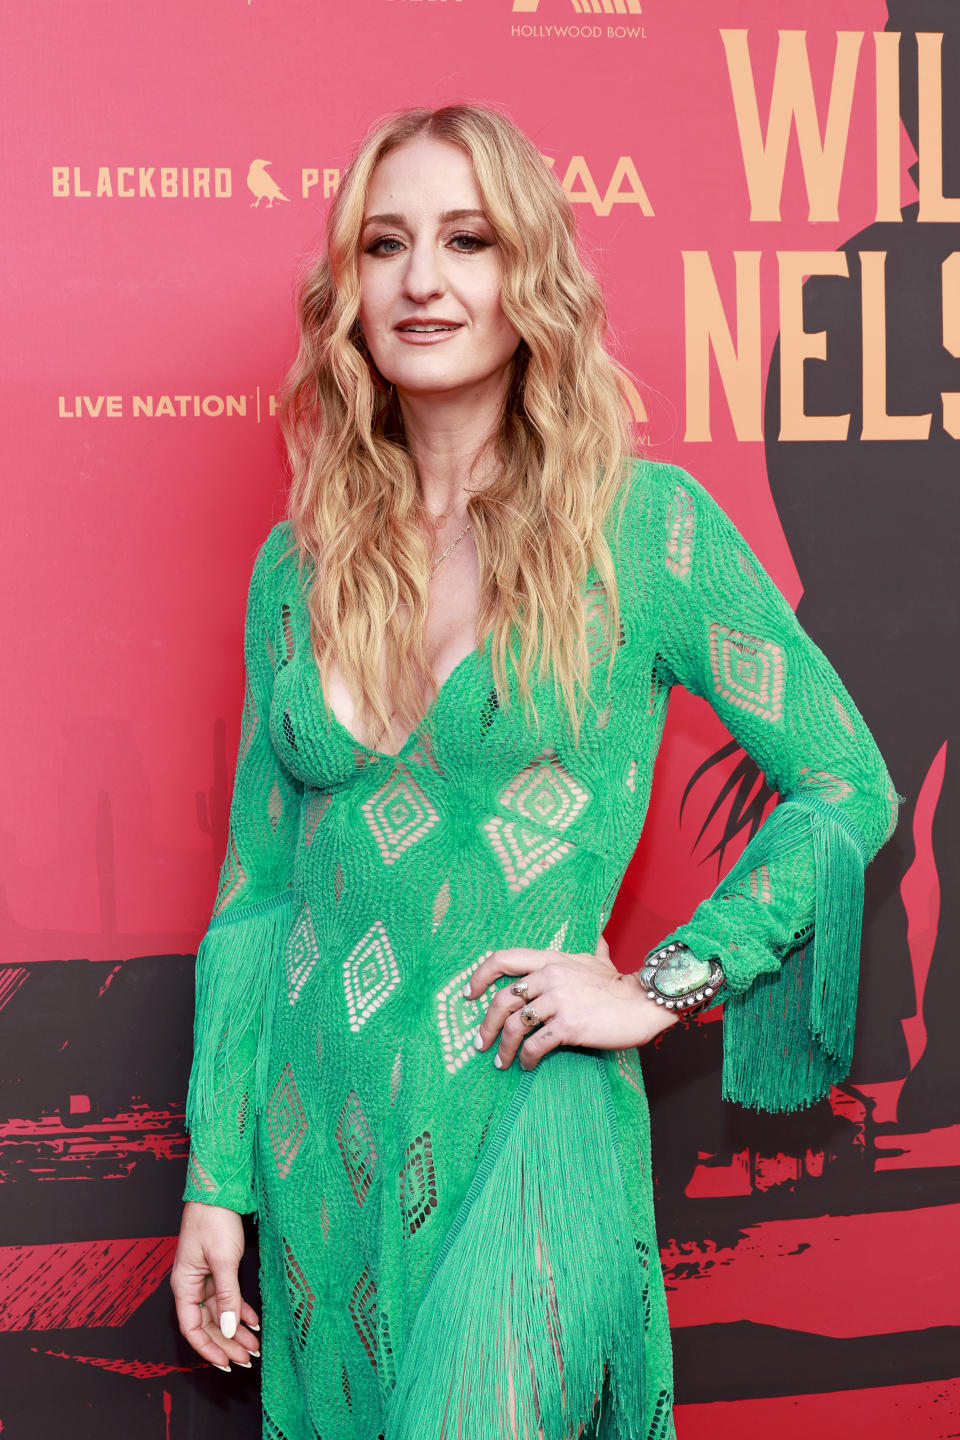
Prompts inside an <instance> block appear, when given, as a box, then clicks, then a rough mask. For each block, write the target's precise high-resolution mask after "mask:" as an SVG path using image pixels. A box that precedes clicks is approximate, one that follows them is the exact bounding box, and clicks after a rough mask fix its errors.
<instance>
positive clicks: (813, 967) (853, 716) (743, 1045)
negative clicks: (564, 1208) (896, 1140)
mask: <svg viewBox="0 0 960 1440" xmlns="http://www.w3.org/2000/svg"><path fill="white" fill-rule="evenodd" d="M659 469H660V483H661V485H662V490H661V492H660V496H659V504H660V506H661V515H662V527H658V530H659V533H660V534H661V535H662V536H663V550H662V552H661V553H660V555H659V556H658V558H657V561H656V563H657V564H658V567H659V570H660V577H659V579H658V581H657V590H658V592H659V594H660V596H661V611H660V625H661V632H660V634H661V642H660V657H661V660H662V663H663V669H664V673H663V679H664V681H665V683H667V684H668V685H669V684H673V683H676V682H679V683H681V684H682V685H683V686H684V687H685V688H686V689H687V690H690V691H691V692H692V693H694V694H696V695H699V696H702V697H703V698H704V699H706V700H707V701H709V703H710V704H711V705H712V706H713V708H714V710H715V711H716V712H717V714H718V715H719V717H720V719H721V720H722V721H723V723H724V724H725V725H726V726H727V728H728V729H729V731H730V733H731V735H733V737H734V738H735V739H736V740H737V741H738V742H739V743H740V744H741V745H742V746H743V748H744V750H746V752H747V753H748V754H749V755H750V756H751V757H752V758H753V759H754V760H755V761H756V763H757V765H758V766H759V767H760V769H761V770H762V771H763V773H764V775H765V777H766V779H767V783H768V784H769V785H770V786H771V788H772V789H774V790H775V791H777V792H778V793H779V795H780V803H779V804H778V805H777V807H776V809H775V810H773V811H772V812H771V814H770V815H769V816H768V818H767V820H766V821H765V822H764V824H763V825H761V827H760V829H759V830H758V832H757V833H756V835H755V836H754V837H753V839H752V840H751V841H750V843H749V844H748V845H747V846H746V848H745V850H744V852H743V854H742V855H741V857H740V859H739V861H738V862H737V863H736V864H735V865H734V866H733V868H732V869H731V870H730V872H729V873H728V874H727V875H726V876H725V877H724V878H723V880H722V881H721V883H720V885H719V886H718V887H717V889H716V890H715V891H714V893H713V894H712V895H710V896H709V897H708V898H707V899H706V900H704V901H703V902H702V903H701V904H700V905H699V906H698V907H697V909H696V911H695V912H694V914H693V916H692V917H691V920H690V922H689V924H687V925H683V926H681V927H680V928H679V929H677V930H675V931H674V932H673V933H672V934H671V935H669V936H666V937H665V938H664V939H663V940H662V941H661V942H660V944H661V945H665V944H668V943H670V941H673V940H679V941H683V942H684V943H686V944H687V945H689V946H690V948H691V950H693V951H694V953H696V954H697V955H699V956H701V957H702V958H708V957H709V956H712V955H715V956H717V957H718V958H719V960H720V962H721V964H722V965H723V968H724V971H725V973H726V977H727V984H726V985H725V986H724V987H723V988H722V990H721V991H720V993H719V995H718V996H717V997H715V998H714V1000H713V1001H712V1002H711V1005H715V1004H722V1005H723V1072H722V1094H723V1097H724V1098H725V1099H727V1100H732V1101H735V1102H737V1103H739V1104H741V1105H749V1106H753V1107H755V1108H757V1109H763V1110H770V1111H783V1110H795V1109H800V1108H803V1107H804V1106H807V1105H810V1104H813V1103H814V1102H815V1101H816V1100H818V1099H821V1098H822V1097H823V1096H825V1095H826V1094H827V1093H828V1092H829V1089H830V1086H831V1085H832V1084H836V1083H838V1082H839V1081H841V1080H842V1079H844V1078H845V1076H846V1075H847V1074H848V1072H849V1069H850V1063H851V1059H852V1054H853V1036H854V1023H855V1017H856V1006H857V992H858V980H859V965H860V934H861V926H862V920H863V896H864V869H865V867H866V865H867V864H868V863H869V862H870V860H872V859H873V857H874V856H875V855H876V853H877V851H878V850H879V849H880V847H881V846H882V845H883V844H885V842H886V841H887V840H888V839H889V838H890V836H891V835H892V834H893V831H894V828H895V826H896V821H897V814H898V807H899V804H900V802H901V801H902V800H903V797H902V796H900V795H898V794H897V792H896V790H895V789H894V786H893V782H892V780H891V778H890V775H889V773H888V771H887V767H886V765H885V763H884V761H883V757H882V756H881V754H880V752H879V750H878V749H877V746H876V744H875V743H874V740H873V738H872V736H871V734H870V732H869V730H868V729H867V727H866V725H865V723H864V720H863V717H862V716H861V714H860V712H859V710H858V709H857V707H856V705H855V704H854V702H853V700H852V698H851V696H850V695H849V693H848V692H847V690H846V689H845V687H844V685H843V683H842V681H841V680H840V677H839V676H838V674H837V672H836V671H835V670H834V668H833V666H832V665H831V664H830V662H829V661H828V660H827V658H826V656H825V655H824V654H823V652H822V651H821V650H820V649H819V648H818V647H817V645H815V644H814V642H813V640H811V638H810V636H809V635H807V633H806V632H805V631H804V630H803V628H802V627H801V625H800V624H799V622H798V621H797V618H796V616H795V615H794V613H793V611H792V610H791V609H790V607H789V605H788V604H787V602H786V600H785V599H784V597H783V596H782V595H781V593H780V592H779V590H778V589H777V588H776V586H775V585H774V584H773V582H772V580H771V579H770V578H769V576H768V575H767V574H766V572H765V571H764V570H763V568H762V566H761V565H760V562H759V561H758V560H757V558H756V556H755V555H754V554H753V552H752V551H751V550H750V548H749V546H748V545H747V543H746V541H745V540H744V538H743V536H742V535H741V534H740V532H739V531H738V530H737V529H736V527H735V526H734V525H733V523H732V521H731V520H730V519H729V517H728V516H727V515H726V514H725V513H724V511H723V510H722V509H721V508H720V506H719V505H718V504H717V503H716V501H714V500H713V499H712V498H711V497H710V495H709V494H708V492H707V491H706V490H705V489H704V488H703V487H702V486H701V485H700V484H699V483H698V482H697V481H696V480H695V479H694V478H693V477H692V476H691V475H689V474H688V473H687V472H686V471H685V470H682V469H680V468H679V467H678V466H661V467H659ZM655 533H656V532H655Z"/></svg>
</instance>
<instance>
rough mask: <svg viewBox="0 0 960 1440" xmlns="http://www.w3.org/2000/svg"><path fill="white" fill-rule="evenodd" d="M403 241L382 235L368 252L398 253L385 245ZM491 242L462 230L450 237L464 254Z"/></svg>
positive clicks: (452, 243)
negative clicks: (464, 245) (462, 245)
mask: <svg viewBox="0 0 960 1440" xmlns="http://www.w3.org/2000/svg"><path fill="white" fill-rule="evenodd" d="M461 240H464V241H466V242H467V246H468V247H469V248H463V247H461V246H460V244H459V243H458V242H459V241H461ZM402 243H403V242H402V241H400V240H398V239H397V237H396V236H395V235H381V236H380V237H379V239H377V240H374V241H373V242H372V243H371V244H370V245H368V246H367V252H366V253H367V254H368V255H396V253H397V252H396V250H386V249H384V248H383V247H384V246H386V245H400V244H402ZM490 243H491V242H490V241H489V240H484V239H482V238H481V236H479V235H470V234H468V232H467V231H460V232H458V233H457V234H456V235H451V237H450V244H451V245H454V248H455V249H457V250H459V251H460V253H461V254H462V255H472V254H474V253H475V252H476V251H477V250H483V249H486V247H487V246H488V245H489V244H490Z"/></svg>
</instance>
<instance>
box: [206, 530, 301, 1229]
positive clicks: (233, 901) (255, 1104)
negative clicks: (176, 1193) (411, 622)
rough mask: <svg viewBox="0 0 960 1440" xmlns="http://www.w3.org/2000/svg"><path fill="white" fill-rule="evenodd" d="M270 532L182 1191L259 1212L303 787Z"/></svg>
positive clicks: (251, 634)
mask: <svg viewBox="0 0 960 1440" xmlns="http://www.w3.org/2000/svg"><path fill="white" fill-rule="evenodd" d="M287 530H288V527H286V526H285V525H278V526H276V527H274V530H273V531H271V534H270V536H269V537H268V539H267V541H266V542H265V544H264V545H263V546H262V547H261V550H260V552H259V554H258V556H257V560H256V564H255V565H254V569H253V575H252V577H251V581H250V588H249V594H248V599H247V615H246V625H245V629H244V666H245V688H244V704H243V718H242V724H241V736H240V747H239V752H238V756H237V768H236V774H235V778H234V787H233V798H232V801H231V806H230V826H229V834H228V840H227V850H226V855H225V856H224V859H223V864H222V867H221V870H220V882H219V885H218V888H217V897H216V901H215V903H214V907H213V915H212V917H211V920H210V924H209V927H208V929H207V932H206V934H205V935H204V937H203V940H202V942H201V944H200V948H199V950H198V952H197V966H196V983H195V1004H194V1037H193V1063H192V1066H191V1071H190V1082H189V1088H188V1091H187V1106H186V1126H187V1130H188V1131H189V1134H190V1142H191V1143H190V1157H189V1161H188V1169H187V1183H186V1189H185V1190H184V1193H183V1197H182V1198H183V1199H184V1200H199V1201H203V1202H204V1203H206V1204H210V1205H223V1206H225V1207H226V1208H227V1209H229V1210H236V1211H237V1212H239V1213H240V1214H245V1213H250V1212H254V1211H256V1208H257V1206H256V1200H255V1184H254V1157H253V1148H254V1139H255V1116H256V1111H257V1109H258V1108H259V1105H260V1104H261V1103H262V1096H263V1086H264V1083H265V1073H264V1072H265V1066H266V1058H267V1054H268V1047H269V1027H270V1007H269V1005H268V1004H267V999H268V995H269V993H270V990H269V981H270V977H271V975H273V974H275V973H276V969H277V967H278V966H280V965H281V964H282V949H283V943H284V940H285V938H286V933H287V929H288V926H289V922H290V919H291V916H292V909H293V906H292V899H293V892H292V889H291V888H290V887H291V885H292V881H293V867H294V854H295V849H296V836H297V832H298V827H299V814H300V804H301V799H302V794H303V786H302V783H301V782H300V781H299V780H296V779H295V778H294V777H293V776H292V775H291V774H290V773H289V771H287V770H286V769H285V768H284V766H283V764H282V763H281V761H280V759H279V757H278V755H277V753H276V750H275V749H274V746H273V743H272V741H271V738H270V726H269V713H270V697H271V694H272V689H273V675H274V655H275V636H274V633H273V625H272V608H273V607H272V606H271V603H270V597H271V593H272V588H273V581H272V578H271V577H272V570H273V561H274V559H275V558H276V555H277V553H278V543H277V542H278V540H280V539H283V538H286V535H287Z"/></svg>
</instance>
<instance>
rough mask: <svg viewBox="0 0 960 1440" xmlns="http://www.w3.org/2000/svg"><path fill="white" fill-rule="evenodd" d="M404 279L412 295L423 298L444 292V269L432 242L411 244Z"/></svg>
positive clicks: (409, 293)
mask: <svg viewBox="0 0 960 1440" xmlns="http://www.w3.org/2000/svg"><path fill="white" fill-rule="evenodd" d="M403 279H404V289H405V290H406V292H407V294H408V295H410V296H411V297H416V298H418V299H423V298H424V297H425V296H427V295H437V294H440V293H441V292H442V290H443V288H444V281H443V269H442V266H441V263H440V257H439V256H438V254H437V249H436V246H435V245H434V244H433V243H432V242H430V241H417V242H415V243H414V244H413V245H411V247H410V250H409V251H408V254H407V264H406V268H405V272H404V277H403Z"/></svg>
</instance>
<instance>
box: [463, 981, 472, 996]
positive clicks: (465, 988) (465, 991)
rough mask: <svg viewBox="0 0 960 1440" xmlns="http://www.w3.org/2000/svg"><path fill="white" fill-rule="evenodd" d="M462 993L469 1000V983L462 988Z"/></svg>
mask: <svg viewBox="0 0 960 1440" xmlns="http://www.w3.org/2000/svg"><path fill="white" fill-rule="evenodd" d="M463 993H464V995H465V996H466V997H467V999H468V1000H469V999H470V984H469V982H468V983H467V984H466V985H464V987H463Z"/></svg>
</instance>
